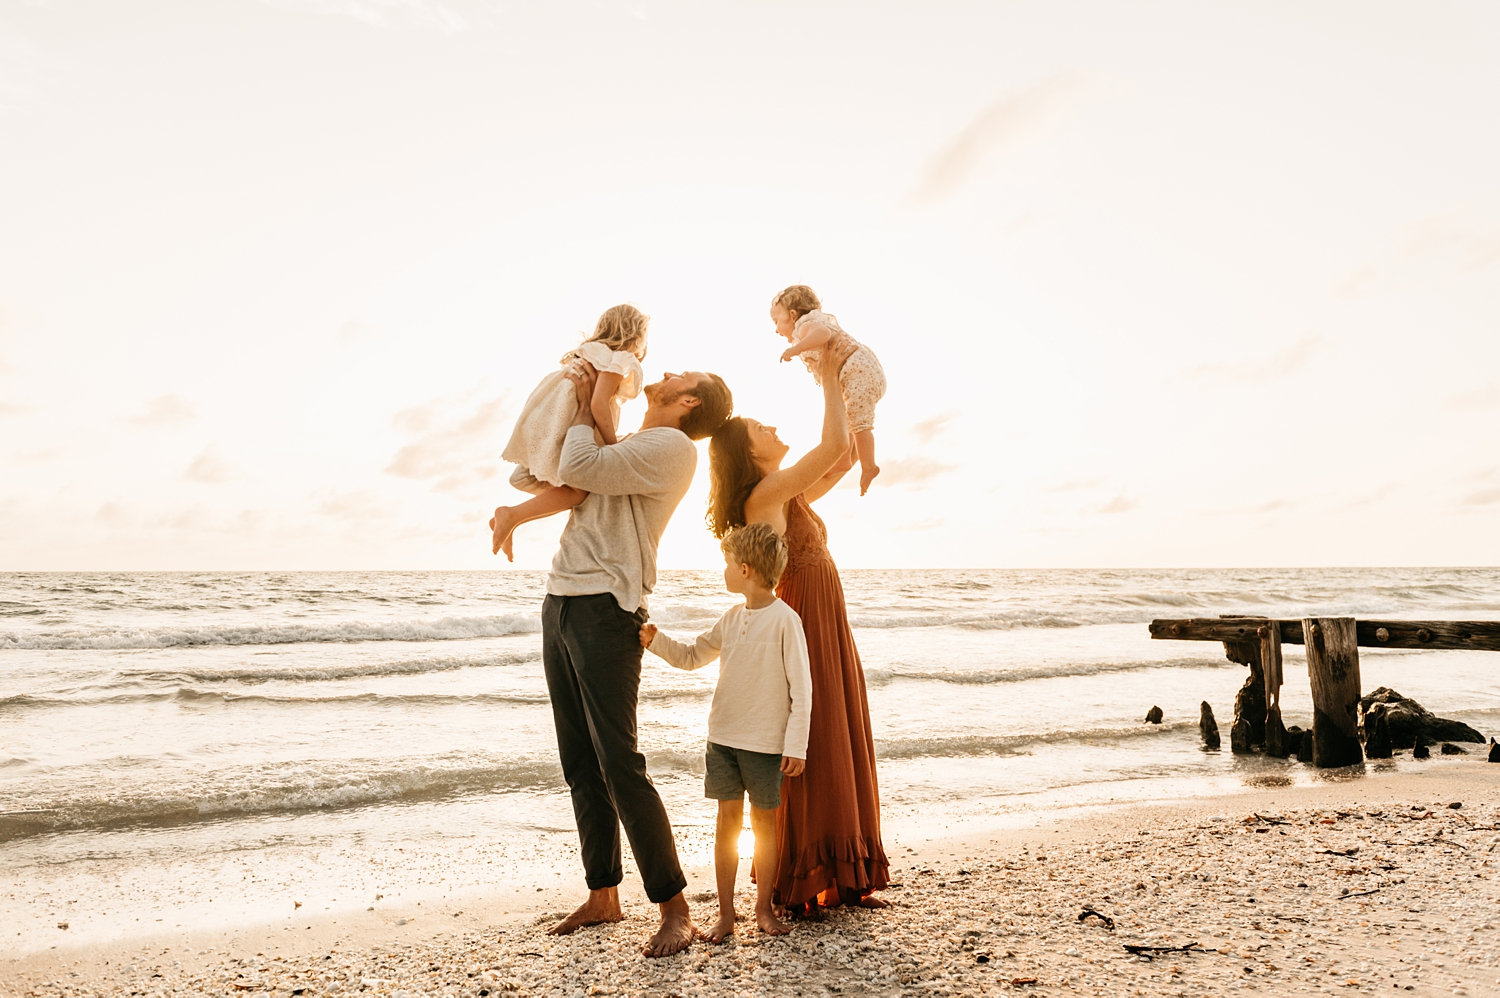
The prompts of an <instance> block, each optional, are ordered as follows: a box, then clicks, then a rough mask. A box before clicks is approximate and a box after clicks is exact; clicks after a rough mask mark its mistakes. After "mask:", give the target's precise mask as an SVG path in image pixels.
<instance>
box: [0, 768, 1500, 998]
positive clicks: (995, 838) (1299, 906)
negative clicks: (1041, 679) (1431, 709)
mask: <svg viewBox="0 0 1500 998" xmlns="http://www.w3.org/2000/svg"><path fill="white" fill-rule="evenodd" d="M887 848H888V850H889V852H890V855H891V860H892V871H893V875H894V878H895V879H896V880H897V881H898V882H899V886H893V887H892V889H891V890H890V891H889V892H888V894H887V897H888V898H889V900H890V901H891V902H892V907H891V908H890V909H889V910H887V911H883V912H867V911H857V910H834V911H831V912H828V913H827V914H826V915H825V916H824V917H823V918H821V919H819V920H816V921H804V922H800V923H798V924H797V926H796V929H795V931H794V932H793V933H792V934H791V935H790V936H788V937H785V938H779V939H771V938H768V937H765V936H761V935H759V934H758V933H756V932H755V931H753V928H752V927H751V924H749V923H742V926H741V929H740V935H739V937H738V938H737V939H736V940H734V941H731V942H729V943H727V944H724V945H720V946H710V945H707V944H702V943H700V944H695V945H694V946H692V947H691V948H690V949H689V950H688V951H687V952H686V953H684V954H682V955H680V956H678V957H674V958H669V959H665V960H647V959H644V958H643V957H641V956H640V955H639V944H640V942H641V940H642V939H643V938H644V937H645V936H646V935H647V934H648V932H649V930H650V928H651V927H652V924H653V923H652V920H651V917H650V916H651V915H652V910H651V908H650V906H649V905H648V904H647V903H646V900H645V898H644V897H643V896H642V895H641V892H640V887H639V883H638V881H635V880H632V879H629V878H627V881H626V883H625V885H624V887H623V889H622V896H623V899H624V901H625V905H626V915H627V917H626V920H625V921H624V922H623V923H620V924H617V925H611V926H604V927H597V928H591V929H586V930H583V931H581V932H579V933H577V934H575V935H573V936H570V937H565V938H555V937H551V936H548V935H546V933H545V928H546V926H547V925H549V924H551V922H552V921H553V920H554V918H555V917H557V916H559V915H560V914H561V913H562V912H563V911H565V910H566V908H568V907H569V906H570V904H571V903H572V902H573V901H574V900H576V898H577V896H578V891H577V890H575V889H574V885H571V884H569V885H568V886H566V887H559V886H557V883H558V880H556V879H554V880H553V882H552V883H549V884H547V885H545V886H544V888H543V889H540V890H537V891H534V893H533V894H532V895H531V896H530V897H526V896H524V895H522V894H521V893H520V892H513V893H512V894H510V895H509V896H506V897H496V896H489V897H486V896H481V895H474V894H468V895H466V894H465V893H464V892H463V891H461V890H455V891H454V892H452V893H451V894H448V895H446V896H444V897H442V898H440V899H432V898H429V899H428V900H427V901H426V902H425V904H424V903H421V902H418V903H416V904H414V905H409V906H404V907H394V908H386V907H381V908H374V907H372V908H371V910H369V911H365V912H353V913H351V912H342V913H334V914H333V915H327V914H320V915H318V916H313V915H308V914H305V913H300V912H297V911H295V910H294V911H293V912H292V913H290V914H289V915H288V916H287V917H286V918H284V919H282V920H280V921H277V922H275V923H271V924H259V925H248V926H242V927H238V928H236V929H234V930H233V931H228V932H223V931H216V932H212V933H207V932H205V933H199V934H176V935H172V936H135V937H127V938H123V939H118V940H115V941H113V942H109V943H107V944H103V945H97V944H95V945H88V944H85V945H81V946H80V945H77V944H74V945H72V946H69V945H68V944H67V943H64V942H61V941H60V942H58V943H57V944H56V945H55V946H53V947H50V948H46V949H41V950H33V951H31V952H23V953H19V954H16V953H12V954H8V955H6V956H5V957H3V958H0V994H4V995H7V996H8V995H21V996H33V995H35V996H43V995H59V996H61V995H69V996H75V995H76V996H81V995H153V996H154V995H192V994H208V995H268V996H277V998H282V996H294V995H325V994H327V995H332V994H367V995H391V996H397V995H407V996H413V998H415V996H419V995H455V996H490V995H569V996H571V995H579V994H587V995H596V994H611V995H633V994H650V995H672V994H676V995H739V994H747V995H751V994H773V995H826V994H845V995H859V994H879V995H955V996H956V995H986V994H1004V993H1029V994H1083V995H1122V994H1123V995H1135V994H1140V995H1148V994H1149V995H1215V994H1224V993H1226V992H1229V991H1232V990H1243V991H1246V992H1249V993H1262V994H1297V993H1339V994H1377V993H1379V994H1388V993H1400V994H1413V995H1437V994H1443V995H1448V994H1468V995H1486V994H1497V993H1500V884H1497V882H1496V879H1495V876H1494V874H1495V870H1496V865H1497V863H1500V766H1493V765H1489V764H1487V763H1485V762H1483V761H1481V760H1480V759H1479V758H1474V759H1455V760H1443V761H1442V763H1441V764H1440V765H1436V766H1433V767H1432V768H1431V769H1430V770H1427V771H1415V772H1410V771H1408V772H1402V773H1380V772H1371V773H1367V774H1365V775H1363V776H1360V777H1355V778H1350V779H1329V780H1324V781H1320V782H1319V783H1318V784H1316V785H1313V786H1296V787H1264V788H1258V789H1250V790H1246V791H1243V792H1241V793H1237V794H1233V795H1230V796H1222V797H1213V798H1202V799H1194V800H1189V801H1185V802H1181V803H1177V804H1167V805H1162V804H1155V805H1145V806H1140V805H1137V806H1129V807H1121V808H1114V809H1110V808H1088V809H1074V810H1072V811H1066V812H1062V813H1054V814H1052V815H1050V816H1047V817H1046V818H1044V819H1041V820H1039V821H1038V822H1037V824H1035V825H1034V826H1033V827H1026V828H1004V829H993V828H992V829H980V828H963V827H960V828H959V829H957V830H955V829H952V828H951V827H950V828H947V829H936V830H934V831H933V834H932V835H931V837H930V838H918V837H913V836H908V837H907V838H905V839H895V840H890V839H888V841H887ZM562 879H564V880H565V879H566V878H562ZM689 879H690V887H689V896H690V899H691V900H692V901H693V903H694V906H695V911H696V912H697V913H698V914H699V916H700V917H707V916H708V914H709V913H710V911H711V906H712V897H713V896H712V894H711V890H712V878H711V871H709V870H708V869H705V868H697V869H693V870H692V871H690V878H689ZM746 879H747V878H745V877H744V876H742V877H741V885H742V887H743V885H744V883H745V881H746ZM18 886H24V885H18ZM740 908H741V915H742V916H747V915H748V914H749V909H750V896H749V894H748V893H746V892H744V891H743V890H742V891H741V896H740ZM1090 912H1093V913H1096V914H1090ZM65 931H66V930H62V929H60V930H59V934H60V935H61V934H62V933H63V932H65ZM1130 946H1136V947H1160V948H1161V949H1160V950H1159V951H1155V952H1152V951H1147V953H1146V954H1145V955H1137V954H1135V953H1132V952H1131V951H1130V950H1128V949H1127V947H1130Z"/></svg>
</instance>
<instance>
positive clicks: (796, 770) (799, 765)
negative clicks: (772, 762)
mask: <svg viewBox="0 0 1500 998" xmlns="http://www.w3.org/2000/svg"><path fill="white" fill-rule="evenodd" d="M806 768H807V761H806V760H805V759H793V758H792V757H791V756H789V755H784V756H782V757H781V771H782V772H783V773H785V774H786V775H788V776H801V775H802V771H803V770H804V769H806Z"/></svg>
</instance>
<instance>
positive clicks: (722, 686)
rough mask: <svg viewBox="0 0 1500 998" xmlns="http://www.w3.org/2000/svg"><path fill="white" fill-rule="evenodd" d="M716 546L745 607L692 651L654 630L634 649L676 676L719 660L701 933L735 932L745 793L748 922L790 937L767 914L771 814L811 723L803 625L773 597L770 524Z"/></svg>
mask: <svg viewBox="0 0 1500 998" xmlns="http://www.w3.org/2000/svg"><path fill="white" fill-rule="evenodd" d="M720 546H721V547H722V548H723V551H724V586H725V588H727V589H728V590H729V591H730V592H732V593H738V594H740V595H742V596H744V597H745V602H744V604H743V605H741V606H736V607H734V608H732V609H731V610H729V612H728V613H726V614H724V616H722V617H720V618H719V622H718V623H716V624H714V626H713V627H712V628H711V629H710V630H708V631H707V632H705V633H703V634H700V635H698V638H697V640H696V641H694V642H693V643H692V644H691V645H686V644H683V643H682V642H680V641H674V640H673V639H671V638H669V637H667V636H666V635H665V634H661V633H659V632H658V631H657V629H656V625H654V624H647V625H645V626H644V627H642V628H641V644H642V645H643V646H644V647H646V648H649V649H651V651H653V652H655V653H656V654H657V655H660V656H661V657H662V658H664V659H666V661H667V662H668V663H669V664H670V665H673V666H676V667H677V668H679V669H697V668H701V667H702V666H705V665H707V664H708V663H709V662H712V661H713V660H714V659H716V658H721V659H722V660H723V661H722V664H721V665H720V667H719V685H718V686H717V687H716V688H715V689H714V700H713V706H712V707H710V708H709V711H708V750H707V752H706V753H705V764H706V767H707V773H706V774H705V775H704V778H703V795H704V796H705V797H708V798H709V799H711V800H717V801H718V802H719V820H718V826H717V828H716V829H715V833H714V875H715V879H716V880H717V881H718V888H719V920H718V922H716V923H715V924H714V927H713V928H712V929H710V930H709V931H708V932H706V933H704V937H705V938H706V939H708V941H709V942H714V943H717V942H722V941H723V940H724V939H725V938H726V937H728V936H729V935H731V934H732V933H733V932H734V921H735V916H734V877H735V873H736V872H738V870H739V865H740V849H739V842H740V829H741V828H742V827H744V820H745V795H746V793H748V794H749V795H750V827H751V828H752V829H753V830H754V832H755V879H756V891H755V921H756V924H758V925H759V926H760V929H761V931H762V932H767V933H770V934H771V935H776V936H779V935H784V934H786V933H787V932H790V931H791V928H790V926H788V925H787V924H786V923H784V922H782V921H781V920H779V919H778V918H777V917H776V914H775V912H774V911H773V910H772V908H771V892H772V889H773V888H774V886H775V884H776V858H777V849H776V809H777V808H778V807H779V806H781V777H782V774H783V773H785V774H786V775H787V776H800V775H801V774H802V770H803V767H804V765H805V763H806V759H807V732H808V726H809V723H810V721H811V718H812V674H811V672H810V671H809V669H808V662H807V640H806V638H805V637H804V636H803V634H802V621H801V619H800V618H799V617H798V616H797V612H796V611H795V610H793V609H792V608H791V607H789V606H787V605H786V604H785V603H783V602H782V601H781V600H779V599H777V598H776V593H775V592H774V589H775V587H776V582H777V580H778V579H780V578H781V572H782V570H783V569H785V568H786V542H784V541H783V540H782V539H781V538H780V537H779V536H777V534H776V531H775V530H773V529H772V528H771V525H770V524H767V523H751V524H748V525H746V526H743V527H740V528H739V529H737V530H734V531H731V532H730V533H729V535H728V536H726V537H725V538H724V540H723V543H722V544H721V545H720Z"/></svg>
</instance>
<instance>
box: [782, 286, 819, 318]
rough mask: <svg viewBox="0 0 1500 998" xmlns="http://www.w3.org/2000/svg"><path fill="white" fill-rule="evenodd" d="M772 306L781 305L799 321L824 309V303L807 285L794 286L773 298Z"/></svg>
mask: <svg viewBox="0 0 1500 998" xmlns="http://www.w3.org/2000/svg"><path fill="white" fill-rule="evenodd" d="M771 304H772V305H780V306H781V307H782V308H784V309H786V310H787V311H788V312H791V313H792V314H793V315H794V316H796V317H797V318H799V319H800V318H802V316H804V315H806V314H807V313H809V312H812V311H815V310H816V309H820V308H822V307H823V303H822V302H820V301H819V300H818V296H817V294H815V293H814V292H813V289H812V288H810V287H808V286H807V285H806V284H793V285H792V286H791V287H789V288H787V289H786V290H785V291H783V292H781V294H779V295H777V296H776V297H775V298H772V299H771Z"/></svg>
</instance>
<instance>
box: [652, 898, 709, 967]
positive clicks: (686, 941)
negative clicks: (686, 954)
mask: <svg viewBox="0 0 1500 998" xmlns="http://www.w3.org/2000/svg"><path fill="white" fill-rule="evenodd" d="M697 934H698V927H697V926H696V925H694V924H693V916H692V915H691V914H690V913H689V912H688V904H687V899H686V898H684V897H683V896H682V895H681V894H678V895H677V896H676V897H674V898H673V899H672V900H670V901H668V902H666V903H665V904H663V905H662V906H661V928H659V929H657V930H656V935H654V936H652V937H651V938H650V939H647V940H646V945H645V946H643V947H641V952H642V953H644V954H645V955H646V956H649V957H660V956H671V955H672V954H674V953H681V952H682V951H683V950H685V949H687V948H688V947H689V946H691V945H692V943H693V937H694V936H696V935H697Z"/></svg>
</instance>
